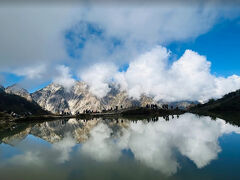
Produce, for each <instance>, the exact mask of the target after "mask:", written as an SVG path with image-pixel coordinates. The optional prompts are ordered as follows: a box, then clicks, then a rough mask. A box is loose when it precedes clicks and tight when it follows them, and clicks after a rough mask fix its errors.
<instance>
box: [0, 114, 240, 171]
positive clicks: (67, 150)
mask: <svg viewBox="0 0 240 180" xmlns="http://www.w3.org/2000/svg"><path fill="white" fill-rule="evenodd" d="M15 129H16V128H15ZM16 132H17V131H16ZM229 133H240V128H239V127H237V126H233V125H231V124H228V123H226V122H225V121H224V120H221V119H218V118H217V119H215V120H212V119H211V118H210V117H208V116H203V117H198V116H196V115H194V114H184V115H181V116H180V117H179V118H177V117H176V116H173V117H171V118H170V119H169V120H166V119H164V118H162V117H159V118H157V119H156V118H153V119H146V120H141V121H128V120H123V119H105V120H102V119H93V120H89V121H85V120H76V119H69V120H58V121H50V122H43V123H37V124H32V125H31V126H26V128H25V129H22V131H19V132H17V133H15V134H11V135H9V136H5V137H3V138H2V142H4V143H7V144H14V143H12V142H13V141H14V140H15V141H16V140H17V139H18V140H19V141H21V140H22V139H24V138H25V137H26V136H27V135H28V134H32V135H34V136H35V137H39V138H41V139H44V140H46V141H48V142H50V143H52V144H53V145H52V149H51V153H53V154H54V152H55V151H57V152H58V154H59V157H55V159H57V160H58V162H65V161H70V159H71V158H70V157H71V151H72V148H73V147H74V146H75V145H76V143H81V146H79V147H78V151H77V152H78V153H79V154H80V155H81V156H84V157H88V158H90V159H92V160H94V161H97V162H101V163H104V162H117V161H118V160H119V159H120V158H121V157H122V156H123V155H124V154H123V151H124V150H127V151H129V152H131V153H132V155H133V157H134V159H135V160H136V161H138V162H140V163H141V164H143V165H145V166H147V167H149V168H152V169H155V170H157V171H160V172H161V173H163V174H165V175H172V174H174V173H176V172H177V171H178V169H180V168H181V164H180V162H179V160H178V155H181V156H184V157H186V158H188V159H189V160H191V161H192V162H193V163H194V164H195V165H196V167H197V168H202V167H205V166H207V165H208V164H209V163H210V162H211V161H212V160H214V159H217V158H218V154H219V153H220V152H221V147H220V145H219V138H220V137H221V136H223V135H224V134H229ZM19 141H18V142H19ZM20 143H21V142H20ZM31 151H33V150H32V149H31V148H30V147H29V149H28V150H27V152H28V153H27V154H26V156H28V155H29V152H31ZM46 151H47V150H45V152H44V153H47V152H46ZM44 153H42V151H40V150H39V152H38V151H37V152H36V149H34V152H33V153H30V154H31V156H33V154H34V155H35V154H36V156H39V157H38V159H41V162H42V163H44V162H45V161H44V158H45V157H46V162H47V160H48V161H49V159H48V156H47V155H45V154H44ZM55 155H57V154H56V153H55ZM24 158H25V159H29V158H26V157H24ZM31 158H32V157H31ZM33 159H35V158H33ZM54 162H55V161H54Z"/></svg>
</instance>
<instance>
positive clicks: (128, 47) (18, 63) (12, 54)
mask: <svg viewBox="0 0 240 180" xmlns="http://www.w3.org/2000/svg"><path fill="white" fill-rule="evenodd" d="M230 5H232V4H230ZM237 15H239V12H238V8H232V7H230V6H227V5H223V4H218V3H216V4H215V2H211V3H209V2H206V1H205V2H203V3H201V4H200V3H198V2H195V3H193V4H191V5H189V6H188V5H187V4H186V3H184V4H183V5H181V6H179V4H177V3H176V4H175V3H173V4H164V3H162V4H161V3H159V4H158V3H157V4H156V5H155V4H154V3H153V4H151V3H150V4H147V5H146V6H143V5H137V4H135V3H133V4H132V5H131V6H127V4H124V3H123V4H121V5H116V4H110V5H106V6H100V5H99V4H94V2H93V4H90V5H89V6H78V7H77V8H76V7H71V6H68V7H63V6H62V5H61V4H58V5H55V6H48V7H47V6H45V5H44V4H40V5H38V6H35V5H28V6H27V5H24V6H18V7H16V6H15V5H14V4H12V5H10V4H9V5H4V6H1V8H0V24H1V28H0V39H1V42H0V72H3V71H4V72H12V73H15V74H17V75H21V76H24V77H25V79H24V80H23V81H24V82H22V84H25V85H27V86H29V84H35V83H36V82H43V81H45V82H46V81H51V80H53V81H55V82H58V83H62V84H64V85H65V86H66V87H68V88H69V87H70V86H71V85H72V84H73V81H74V80H73V79H72V77H71V75H70V74H71V73H73V74H74V73H76V72H77V71H80V73H79V77H80V78H82V80H85V81H86V82H87V83H88V84H89V85H90V90H91V92H92V93H94V94H96V95H97V96H98V97H103V96H104V95H105V94H106V93H107V92H108V91H109V88H108V83H109V82H111V80H112V79H111V78H113V77H115V78H117V81H121V85H122V88H123V89H128V92H129V94H130V95H131V96H134V97H139V95H140V93H141V92H144V93H147V94H152V95H154V96H155V97H156V98H158V99H166V100H170V101H172V100H181V99H186V90H179V91H178V92H177V91H176V88H179V84H181V83H182V82H181V81H183V79H182V78H181V77H182V76H186V75H187V74H186V73H185V72H181V67H180V66H182V65H181V63H176V65H174V66H172V68H173V69H172V70H169V69H166V68H165V67H162V65H160V64H159V63H160V62H159V61H156V60H154V59H153V60H151V62H147V61H145V62H144V63H145V65H147V66H151V65H152V66H154V63H156V64H155V65H156V66H158V68H160V67H162V70H161V73H160V72H158V71H159V70H157V69H156V68H153V69H151V67H146V69H145V70H144V73H142V74H141V73H139V72H138V75H139V76H137V74H135V75H133V73H131V71H136V72H137V71H138V70H139V69H136V68H133V66H135V65H134V63H135V64H136V65H137V64H138V63H143V62H138V61H140V60H138V61H136V58H137V56H139V54H143V53H144V52H145V51H148V50H149V51H150V52H151V49H153V47H155V46H156V45H158V44H163V45H166V44H168V43H171V42H175V41H186V40H192V39H194V38H196V37H198V36H199V35H201V34H204V33H206V32H208V31H209V30H210V29H211V28H212V27H213V25H214V24H216V23H217V22H218V20H219V19H229V18H230V19H231V18H235V17H236V16H237ZM79 21H81V22H85V23H80V25H79ZM87 24H91V25H94V27H96V28H98V30H99V33H98V32H97V33H96V32H94V29H91V28H90V29H88V28H87ZM68 30H69V31H73V32H74V36H73V37H72V39H71V38H70V39H71V40H70V41H72V43H69V41H68V40H67V39H66V36H65V35H66V34H65V33H66V32H68ZM94 33H95V34H94ZM68 45H69V46H70V47H68ZM66 46H67V47H66ZM66 48H69V49H70V52H71V53H73V54H76V57H74V58H72V57H69V54H68V53H67V50H69V49H66ZM154 51H156V50H154ZM162 51H163V50H162ZM161 54H162V55H163V56H164V55H165V56H168V55H167V54H165V53H161ZM187 54H191V53H187V52H186V56H187ZM149 56H154V57H153V58H155V59H156V58H157V59H158V58H160V57H157V56H158V55H157V53H156V54H155V55H153V54H152V55H150V54H149ZM159 56H161V55H159ZM195 57H196V56H195ZM78 58H79V59H78ZM142 58H144V57H142ZM149 58H150V57H149ZM149 58H148V59H149ZM134 59H135V60H134ZM163 59H164V58H163V57H162V60H163ZM162 60H161V61H162ZM142 61H144V60H142ZM128 63H130V68H129V69H128V72H126V74H123V73H120V74H119V75H116V76H115V75H114V74H116V73H115V71H117V67H118V66H121V65H124V64H128ZM164 63H165V62H162V64H163V65H164ZM199 63H201V62H200V61H199ZM59 64H68V68H67V69H68V70H67V69H66V68H62V69H61V68H60V69H61V70H59V68H58V70H57V71H55V70H54V71H52V69H55V67H59ZM96 64H97V65H96ZM113 64H114V65H113ZM186 64H187V62H184V65H186ZM203 64H204V62H203ZM138 65H139V64H138ZM165 65H166V64H165ZM191 65H193V64H191ZM105 66H109V67H105ZM115 66H117V67H115ZM196 66H198V65H197V64H196ZM205 66H207V65H206V64H204V67H205ZM174 68H175V69H177V70H174ZM184 68H186V67H184ZM207 69H208V68H207V67H205V69H204V70H201V69H195V70H192V72H195V71H197V73H195V76H194V77H192V78H191V77H188V80H189V81H190V83H187V82H185V81H183V87H184V88H187V89H190V90H192V91H193V92H191V93H190V95H189V96H188V99H194V100H195V99H198V100H204V99H206V98H208V97H206V93H209V91H211V93H210V94H211V95H212V94H213V93H215V91H214V92H212V90H213V88H215V87H216V86H217V89H218V90H217V92H216V96H217V97H219V96H220V95H222V94H223V93H225V92H229V91H231V90H233V89H236V88H238V85H239V78H238V76H233V77H232V78H230V77H229V78H227V79H225V78H223V79H221V78H217V79H216V78H215V79H214V78H212V76H211V75H210V77H211V78H210V79H208V83H209V84H210V85H209V86H208V87H207V86H206V85H205V84H204V83H205V82H204V80H205V79H207V77H205V75H206V76H208V73H207V72H206V71H207ZM147 70H152V71H155V75H154V76H151V72H148V73H147V72H146V71H147ZM185 70H186V69H185ZM60 71H62V72H63V74H65V75H62V76H60V77H61V78H62V79H60V77H59V78H58V77H56V76H58V74H59V72H60ZM165 71H166V73H168V74H169V75H168V76H166V75H165ZM70 72H71V73H70ZM175 72H177V73H178V75H179V76H176V75H172V73H175ZM76 74H77V73H76ZM128 74H129V75H128ZM130 74H132V75H130ZM156 74H158V75H160V77H156ZM201 75H204V77H203V78H199V77H197V76H201ZM130 76H132V77H130ZM150 77H151V78H150ZM173 77H174V78H176V80H177V82H176V84H177V85H174V83H173V81H172V80H173ZM141 78H143V79H141ZM168 78H169V80H168ZM184 78H185V77H184ZM196 79H197V81H196ZM36 80H37V81H36ZM29 81H30V82H31V83H29ZM34 81H35V82H34ZM140 81H142V82H140ZM166 81H167V82H168V81H169V83H167V84H165V83H166ZM194 81H195V82H196V83H200V85H196V87H195V84H196V83H195V82H194ZM210 81H211V82H210ZM33 82H34V83H33ZM143 82H144V83H143ZM171 82H172V83H171ZM159 83H161V84H159ZM216 84H217V85H216ZM226 84H228V85H229V86H228V87H229V88H228V89H227V88H223V86H225V85H226ZM192 85H194V86H192ZM211 86H212V87H211ZM199 87H201V88H203V91H202V89H201V88H199ZM165 89H166V90H165ZM159 90H161V92H160V91H159ZM190 90H189V91H190ZM171 91H173V97H172V98H170V97H169V94H170V92H171ZM197 92H200V95H196V93H197Z"/></svg>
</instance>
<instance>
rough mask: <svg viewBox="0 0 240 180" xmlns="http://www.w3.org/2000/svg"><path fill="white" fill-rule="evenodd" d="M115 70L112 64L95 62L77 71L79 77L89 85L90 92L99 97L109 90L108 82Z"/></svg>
mask: <svg viewBox="0 0 240 180" xmlns="http://www.w3.org/2000/svg"><path fill="white" fill-rule="evenodd" d="M116 72H117V69H116V67H115V66H114V65H113V64H108V63H102V64H95V65H93V66H91V67H90V68H88V69H85V70H83V71H81V72H80V73H79V76H80V78H81V79H82V80H83V81H85V82H86V83H88V84H89V85H90V92H91V93H93V94H95V95H96V96H97V97H99V98H101V97H103V96H105V95H106V94H107V93H108V92H109V91H110V88H109V83H110V82H111V81H112V77H113V76H114V74H115V73H116Z"/></svg>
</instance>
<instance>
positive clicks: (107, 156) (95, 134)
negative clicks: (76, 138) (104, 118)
mask: <svg viewBox="0 0 240 180" xmlns="http://www.w3.org/2000/svg"><path fill="white" fill-rule="evenodd" d="M111 133H112V130H111V129H110V128H109V127H108V126H107V125H106V124H103V123H99V124H98V125H97V126H96V127H94V128H93V129H92V130H91V132H90V134H91V137H90V138H89V139H88V141H87V142H86V143H84V144H83V146H82V149H81V151H82V152H83V153H85V154H87V155H89V156H91V157H92V158H93V159H95V160H98V161H112V160H117V159H118V158H119V157H120V155H121V150H120V149H119V148H118V147H117V146H116V144H115V143H114V141H112V139H111Z"/></svg>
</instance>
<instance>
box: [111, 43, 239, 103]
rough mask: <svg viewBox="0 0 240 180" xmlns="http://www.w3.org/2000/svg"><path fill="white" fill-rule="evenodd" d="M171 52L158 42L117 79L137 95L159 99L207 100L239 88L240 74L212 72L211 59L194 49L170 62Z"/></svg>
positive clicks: (117, 75)
mask: <svg viewBox="0 0 240 180" xmlns="http://www.w3.org/2000/svg"><path fill="white" fill-rule="evenodd" d="M169 56H170V53H169V52H168V51H167V50H166V48H164V47H161V46H157V47H156V48H154V49H152V50H151V51H149V52H146V53H144V54H142V55H140V56H139V57H138V58H136V59H135V60H133V61H132V62H130V64H129V68H128V69H127V70H126V72H122V73H117V74H116V75H115V79H116V81H117V82H118V83H119V84H120V85H121V87H122V88H123V89H125V90H127V91H128V92H129V95H130V96H132V97H134V98H139V97H140V95H141V94H143V93H145V94H147V95H150V96H154V97H155V99H156V100H164V101H181V100H198V101H206V100H208V99H209V98H220V97H221V96H223V95H224V94H226V93H228V92H231V91H235V90H237V89H239V88H240V77H239V76H236V75H234V76H231V77H227V78H223V77H216V76H214V75H212V74H211V73H210V66H211V63H210V62H209V61H207V59H206V57H204V56H201V55H199V54H198V53H196V52H193V51H191V50H186V51H185V53H184V54H183V56H182V57H181V58H180V59H179V60H177V61H175V62H174V63H173V64H172V65H169V62H168V59H169Z"/></svg>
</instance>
